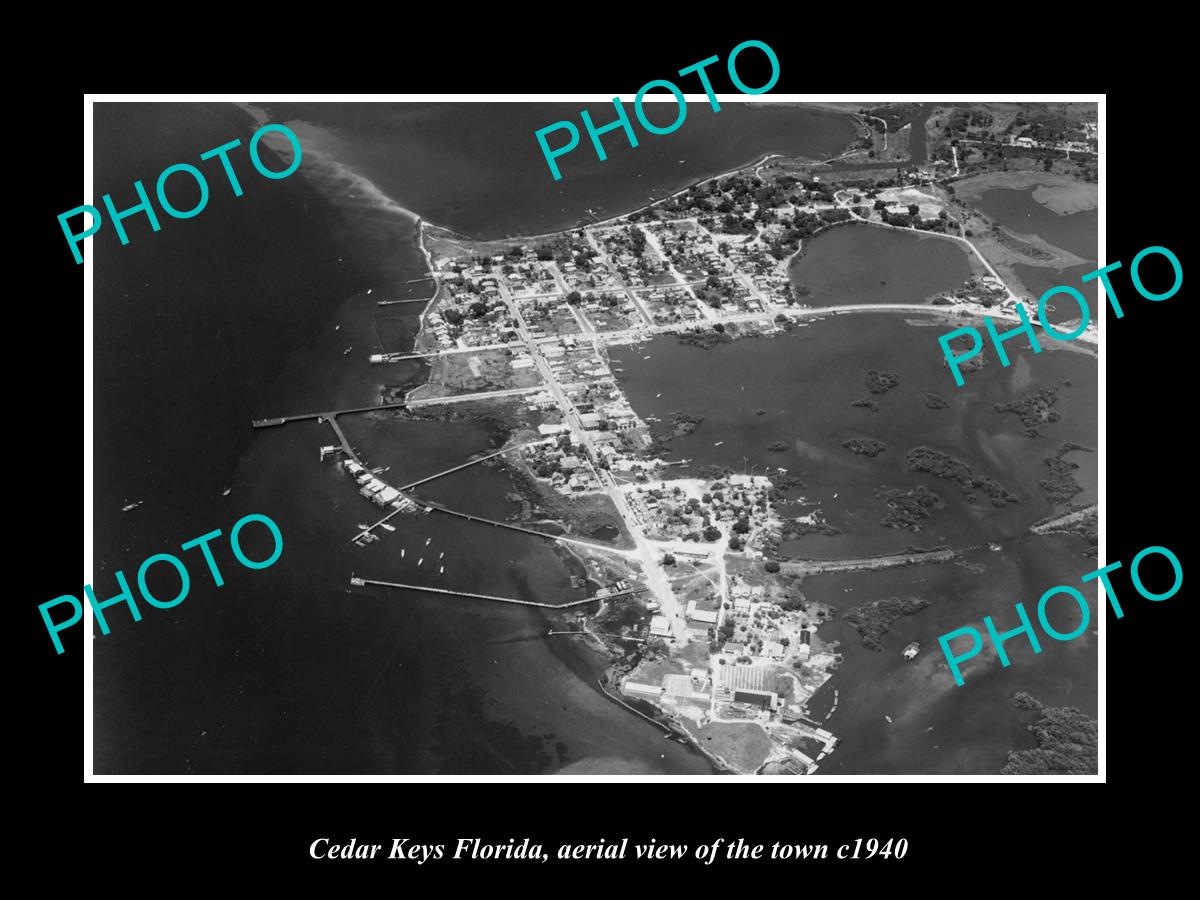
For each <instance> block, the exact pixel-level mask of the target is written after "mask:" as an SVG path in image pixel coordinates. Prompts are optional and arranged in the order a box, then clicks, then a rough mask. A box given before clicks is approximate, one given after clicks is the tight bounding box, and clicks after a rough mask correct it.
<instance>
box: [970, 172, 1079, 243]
mask: <svg viewBox="0 0 1200 900" xmlns="http://www.w3.org/2000/svg"><path fill="white" fill-rule="evenodd" d="M1035 190H1037V187H1036V186H1034V187H1028V188H993V189H992V190H990V191H985V192H984V194H983V196H982V197H981V198H980V199H979V200H977V201H976V202H975V203H974V205H975V206H977V207H978V208H979V209H980V210H982V211H983V212H985V213H987V215H989V216H991V217H992V218H993V219H995V220H996V221H997V222H999V223H1000V224H1001V225H1003V226H1004V227H1005V228H1008V229H1010V230H1012V231H1015V232H1017V233H1018V234H1036V235H1037V236H1038V237H1040V238H1042V239H1043V240H1045V241H1046V242H1047V243H1050V244H1053V245H1054V246H1056V247H1061V248H1062V249H1064V250H1069V251H1070V252H1072V253H1074V254H1076V255H1077V256H1082V257H1083V258H1084V259H1088V260H1091V261H1093V262H1095V260H1096V241H1097V235H1098V223H1099V221H1100V220H1099V210H1098V209H1089V210H1084V211H1083V212H1077V213H1071V214H1070V215H1059V214H1058V213H1056V212H1054V210H1052V209H1049V208H1048V207H1045V206H1043V205H1042V204H1040V203H1038V202H1037V201H1036V200H1034V199H1033V192H1034V191H1035Z"/></svg>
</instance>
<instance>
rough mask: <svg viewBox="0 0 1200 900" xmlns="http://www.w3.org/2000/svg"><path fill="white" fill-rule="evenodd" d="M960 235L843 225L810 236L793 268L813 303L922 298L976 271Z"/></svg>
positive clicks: (807, 299) (793, 276)
mask: <svg viewBox="0 0 1200 900" xmlns="http://www.w3.org/2000/svg"><path fill="white" fill-rule="evenodd" d="M964 250H965V248H964V247H962V246H961V245H960V244H958V242H956V241H948V240H946V239H945V238H936V237H930V236H929V235H921V234H907V233H905V232H903V231H895V230H893V229H890V228H876V227H873V226H871V225H857V224H852V225H841V226H838V227H837V228H831V229H828V230H827V231H823V232H821V233H820V234H818V235H817V236H816V237H815V238H813V239H812V240H810V241H809V242H808V244H807V246H806V247H805V250H804V255H803V256H801V257H800V258H799V259H797V260H796V261H795V262H794V263H793V264H792V267H791V269H790V271H789V272H788V275H789V277H790V279H791V282H792V285H793V286H794V287H795V288H797V289H799V288H800V287H802V286H803V287H807V288H808V289H809V291H810V293H809V294H808V295H807V296H804V297H803V302H804V303H806V304H807V305H809V306H843V305H846V304H850V303H920V302H921V301H923V300H924V299H925V298H926V297H929V296H931V295H932V294H936V293H939V292H941V291H945V290H950V289H952V288H956V287H960V286H961V285H962V283H963V282H964V281H965V280H966V279H967V278H968V277H969V276H970V274H971V267H970V265H969V264H968V262H967V257H966V253H965V252H964Z"/></svg>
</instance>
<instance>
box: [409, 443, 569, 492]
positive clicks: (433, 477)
mask: <svg viewBox="0 0 1200 900" xmlns="http://www.w3.org/2000/svg"><path fill="white" fill-rule="evenodd" d="M553 440H554V439H553V438H540V439H539V440H536V441H527V442H526V443H524V444H514V445H513V446H511V447H505V448H504V449H503V450H497V451H496V452H495V453H489V454H488V455H487V456H481V457H479V458H478V459H472V460H468V461H467V462H465V463H462V464H461V465H457V466H454V467H453V468H451V469H446V470H445V471H444V472H437V473H435V474H433V475H429V476H426V477H425V478H422V479H420V480H418V481H410V482H409V483H408V484H405V485H402V486H400V487H398V488H396V490H398V491H408V490H411V489H412V488H415V487H417V486H419V485H422V484H428V483H429V482H431V481H436V480H437V479H439V478H444V477H445V476H447V475H451V474H453V473H454V472H459V471H461V470H463V469H467V468H470V467H471V466H477V465H479V464H480V463H481V462H487V461H488V460H489V459H495V458H496V457H497V456H503V455H504V454H505V453H511V452H512V451H513V450H523V449H525V448H526V447H533V446H535V445H537V444H547V443H550V442H551V441H553Z"/></svg>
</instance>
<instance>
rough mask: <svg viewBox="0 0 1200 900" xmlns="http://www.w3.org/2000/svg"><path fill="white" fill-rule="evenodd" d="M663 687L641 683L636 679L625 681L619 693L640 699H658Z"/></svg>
mask: <svg viewBox="0 0 1200 900" xmlns="http://www.w3.org/2000/svg"><path fill="white" fill-rule="evenodd" d="M662 692H663V689H662V688H660V687H655V686H654V685H652V684H641V683H640V682H637V681H627V682H625V683H624V684H623V685H621V693H623V694H625V695H626V696H628V697H637V698H639V699H641V700H658V699H660V698H661V697H662Z"/></svg>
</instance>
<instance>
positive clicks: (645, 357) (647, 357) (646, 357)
mask: <svg viewBox="0 0 1200 900" xmlns="http://www.w3.org/2000/svg"><path fill="white" fill-rule="evenodd" d="M649 358H650V357H649V356H643V357H642V359H649Z"/></svg>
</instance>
